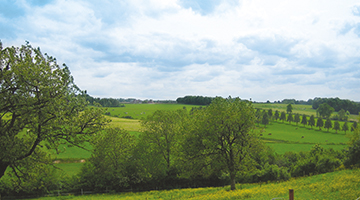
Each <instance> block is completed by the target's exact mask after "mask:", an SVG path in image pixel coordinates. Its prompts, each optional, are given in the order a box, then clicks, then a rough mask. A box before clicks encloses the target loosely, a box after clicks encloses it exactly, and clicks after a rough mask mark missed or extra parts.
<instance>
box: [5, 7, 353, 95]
mask: <svg viewBox="0 0 360 200" xmlns="http://www.w3.org/2000/svg"><path fill="white" fill-rule="evenodd" d="M0 40H1V42H2V43H3V46H4V47H7V46H21V45H23V44H25V41H29V42H30V44H31V45H32V46H33V47H40V49H41V51H42V53H47V54H49V55H51V56H53V57H55V58H56V59H57V61H58V64H60V65H61V64H62V63H65V64H66V65H67V66H68V67H69V69H70V71H71V73H72V75H73V77H74V79H75V83H76V84H77V85H78V86H79V87H80V88H81V89H82V90H86V91H87V93H88V94H90V95H91V96H94V97H101V98H105V97H111V98H137V99H154V100H176V98H178V97H183V96H186V95H200V96H211V97H214V96H222V97H228V96H232V97H240V98H241V99H252V100H253V101H267V100H270V101H278V100H282V99H292V98H293V99H298V100H308V99H313V98H315V97H327V98H330V97H339V98H341V99H350V100H354V101H360V2H359V1H358V0H343V1H339V0H326V1H325V0H315V1H314V0H302V1H289V0H272V1H267V0H147V1H145V0H101V1H98V0H1V6H0Z"/></svg>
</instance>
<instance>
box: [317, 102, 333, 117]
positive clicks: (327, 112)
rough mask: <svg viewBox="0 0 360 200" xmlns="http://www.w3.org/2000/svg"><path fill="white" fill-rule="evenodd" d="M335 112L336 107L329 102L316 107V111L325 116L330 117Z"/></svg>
mask: <svg viewBox="0 0 360 200" xmlns="http://www.w3.org/2000/svg"><path fill="white" fill-rule="evenodd" d="M333 112H334V108H333V107H331V106H330V105H329V104H327V103H323V104H320V106H319V107H318V108H317V109H316V113H317V114H319V116H320V117H323V118H330V116H331V114H332V113H333Z"/></svg>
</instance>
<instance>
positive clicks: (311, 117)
mask: <svg viewBox="0 0 360 200" xmlns="http://www.w3.org/2000/svg"><path fill="white" fill-rule="evenodd" d="M320 123H321V122H320ZM308 125H309V126H310V127H311V128H312V127H313V126H315V117H314V115H311V116H310V119H309V122H308ZM319 126H320V124H319ZM321 127H322V126H321ZM319 128H320V127H319Z"/></svg>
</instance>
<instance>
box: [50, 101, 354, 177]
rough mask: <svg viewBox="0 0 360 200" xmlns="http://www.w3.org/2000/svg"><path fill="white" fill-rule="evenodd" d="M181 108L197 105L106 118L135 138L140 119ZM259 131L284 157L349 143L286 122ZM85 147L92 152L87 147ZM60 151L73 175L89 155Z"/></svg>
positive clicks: (130, 107) (128, 107)
mask: <svg viewBox="0 0 360 200" xmlns="http://www.w3.org/2000/svg"><path fill="white" fill-rule="evenodd" d="M253 106H254V107H255V108H262V109H273V111H275V110H277V109H278V110H279V111H285V110H286V105H284V104H253ZM184 107H185V108H186V109H187V110H191V108H192V107H198V106H192V105H181V104H125V107H115V108H107V112H110V116H107V117H108V118H109V119H111V122H110V124H109V126H111V127H120V128H123V129H125V130H127V131H129V132H130V133H131V134H133V135H138V134H139V132H140V131H141V130H140V129H141V126H140V120H141V118H143V117H144V118H145V117H146V116H148V115H150V114H152V113H153V112H155V111H156V110H159V109H166V110H176V109H183V108H184ZM293 107H294V110H293V112H294V113H300V114H307V115H312V114H316V113H315V110H313V109H312V108H311V106H309V105H294V106H293ZM115 116H117V117H115ZM124 116H131V117H132V118H134V119H126V118H121V117H124ZM354 118H355V117H354ZM342 123H343V122H341V124H342ZM258 128H259V129H261V131H262V136H260V137H261V138H262V139H263V141H265V142H266V144H267V145H268V146H270V147H271V148H272V149H273V150H274V151H275V152H276V153H278V154H283V153H285V152H287V151H295V152H300V151H309V150H310V149H311V147H312V146H314V145H315V144H320V145H321V146H322V147H324V148H325V149H327V148H333V149H334V150H341V149H343V148H345V147H346V144H347V142H348V140H349V138H348V137H347V136H346V135H345V133H344V132H343V131H339V132H338V133H335V131H334V130H331V129H330V130H329V131H327V130H326V129H322V130H318V128H315V127H312V128H310V127H309V126H306V127H304V126H303V125H301V124H298V125H296V124H295V123H294V122H293V123H291V124H289V123H288V122H281V121H271V122H270V124H269V125H267V126H266V128H264V126H263V125H261V124H260V125H259V127H258ZM349 133H350V132H348V134H349ZM85 147H86V148H88V149H91V146H90V145H86V146H85ZM62 148H63V149H64V152H63V153H60V154H59V155H55V156H56V157H57V158H58V159H62V160H66V159H70V162H69V163H71V164H72V166H71V167H68V165H67V164H65V163H63V164H62V165H59V167H60V168H61V169H63V170H64V171H65V172H66V173H68V174H74V173H75V172H76V171H79V170H80V167H81V166H82V164H83V163H80V162H78V163H74V162H73V160H76V161H79V160H81V159H85V160H86V159H88V158H89V157H90V155H91V152H89V151H86V150H84V149H80V148H77V147H66V146H63V147H62Z"/></svg>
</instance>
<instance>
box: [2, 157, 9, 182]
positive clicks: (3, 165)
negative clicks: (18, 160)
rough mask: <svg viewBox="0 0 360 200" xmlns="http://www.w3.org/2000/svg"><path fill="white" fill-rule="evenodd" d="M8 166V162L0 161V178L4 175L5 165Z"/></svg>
mask: <svg viewBox="0 0 360 200" xmlns="http://www.w3.org/2000/svg"><path fill="white" fill-rule="evenodd" d="M8 166H9V163H7V162H3V161H0V179H1V177H3V176H4V174H5V171H6V169H7V167H8Z"/></svg>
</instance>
